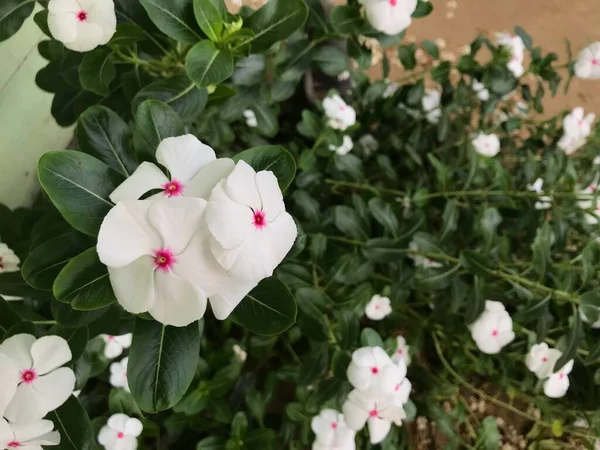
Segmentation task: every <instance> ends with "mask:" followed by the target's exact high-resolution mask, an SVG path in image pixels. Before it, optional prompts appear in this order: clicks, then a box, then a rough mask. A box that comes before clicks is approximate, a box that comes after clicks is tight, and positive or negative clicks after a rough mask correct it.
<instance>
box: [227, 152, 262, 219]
mask: <svg viewBox="0 0 600 450" xmlns="http://www.w3.org/2000/svg"><path fill="white" fill-rule="evenodd" d="M224 190H225V193H226V194H227V196H228V197H229V198H231V199H232V200H233V201H234V202H236V203H238V204H240V205H244V206H247V207H248V208H254V209H259V208H260V207H261V199H260V196H259V194H258V190H257V188H256V171H255V170H254V169H253V168H252V167H250V165H249V164H248V163H247V162H246V161H238V163H237V164H236V166H235V169H233V172H231V174H230V175H229V176H228V177H227V179H226V181H225V185H224Z"/></svg>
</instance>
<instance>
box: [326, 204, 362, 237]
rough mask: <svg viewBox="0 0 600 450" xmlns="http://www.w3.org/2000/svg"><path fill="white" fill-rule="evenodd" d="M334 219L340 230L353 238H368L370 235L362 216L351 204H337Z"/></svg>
mask: <svg viewBox="0 0 600 450" xmlns="http://www.w3.org/2000/svg"><path fill="white" fill-rule="evenodd" d="M333 221H334V224H335V226H336V228H337V229H338V230H340V231H341V232H342V233H343V234H345V235H346V236H348V237H350V238H352V239H361V240H362V239H367V238H368V235H367V232H366V231H365V226H364V223H363V221H362V220H361V218H360V216H359V215H358V214H357V213H356V211H355V210H353V209H352V208H350V207H349V206H336V207H335V208H334V212H333Z"/></svg>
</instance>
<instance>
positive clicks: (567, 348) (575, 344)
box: [553, 314, 583, 372]
mask: <svg viewBox="0 0 600 450" xmlns="http://www.w3.org/2000/svg"><path fill="white" fill-rule="evenodd" d="M573 317H574V321H573V327H572V328H571V329H570V330H569V332H568V333H567V335H566V339H565V341H564V345H563V347H562V348H559V350H560V351H562V352H563V353H562V355H561V357H560V358H559V359H558V361H556V364H555V365H554V369H553V372H558V371H559V370H560V369H562V368H563V366H564V365H565V364H566V363H568V362H569V361H570V360H572V359H573V358H575V356H577V350H578V349H579V343H580V342H581V340H582V339H583V328H582V326H581V317H580V315H579V314H575V315H574V316H573Z"/></svg>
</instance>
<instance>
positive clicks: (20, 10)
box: [0, 0, 35, 42]
mask: <svg viewBox="0 0 600 450" xmlns="http://www.w3.org/2000/svg"><path fill="white" fill-rule="evenodd" d="M34 7H35V0H2V1H1V2H0V42H2V41H5V40H6V39H8V38H9V37H11V36H12V35H13V34H15V33H16V32H17V31H19V28H21V25H23V22H25V19H27V18H28V17H29V16H30V15H31V13H32V12H33V8H34Z"/></svg>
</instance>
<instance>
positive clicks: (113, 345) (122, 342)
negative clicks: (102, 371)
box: [100, 333, 133, 359]
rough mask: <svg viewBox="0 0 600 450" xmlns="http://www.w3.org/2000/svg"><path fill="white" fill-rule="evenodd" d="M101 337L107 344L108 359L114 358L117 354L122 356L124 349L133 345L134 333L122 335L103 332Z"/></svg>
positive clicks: (105, 352) (105, 350)
mask: <svg viewBox="0 0 600 450" xmlns="http://www.w3.org/2000/svg"><path fill="white" fill-rule="evenodd" d="M100 337H101V338H102V340H103V341H104V343H105V344H106V345H105V346H104V356H106V357H107V358H108V359H114V358H116V357H117V356H121V353H123V350H125V349H127V348H129V347H131V340H132V337H133V335H132V334H131V333H127V334H123V335H122V336H112V335H110V334H101V335H100Z"/></svg>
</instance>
